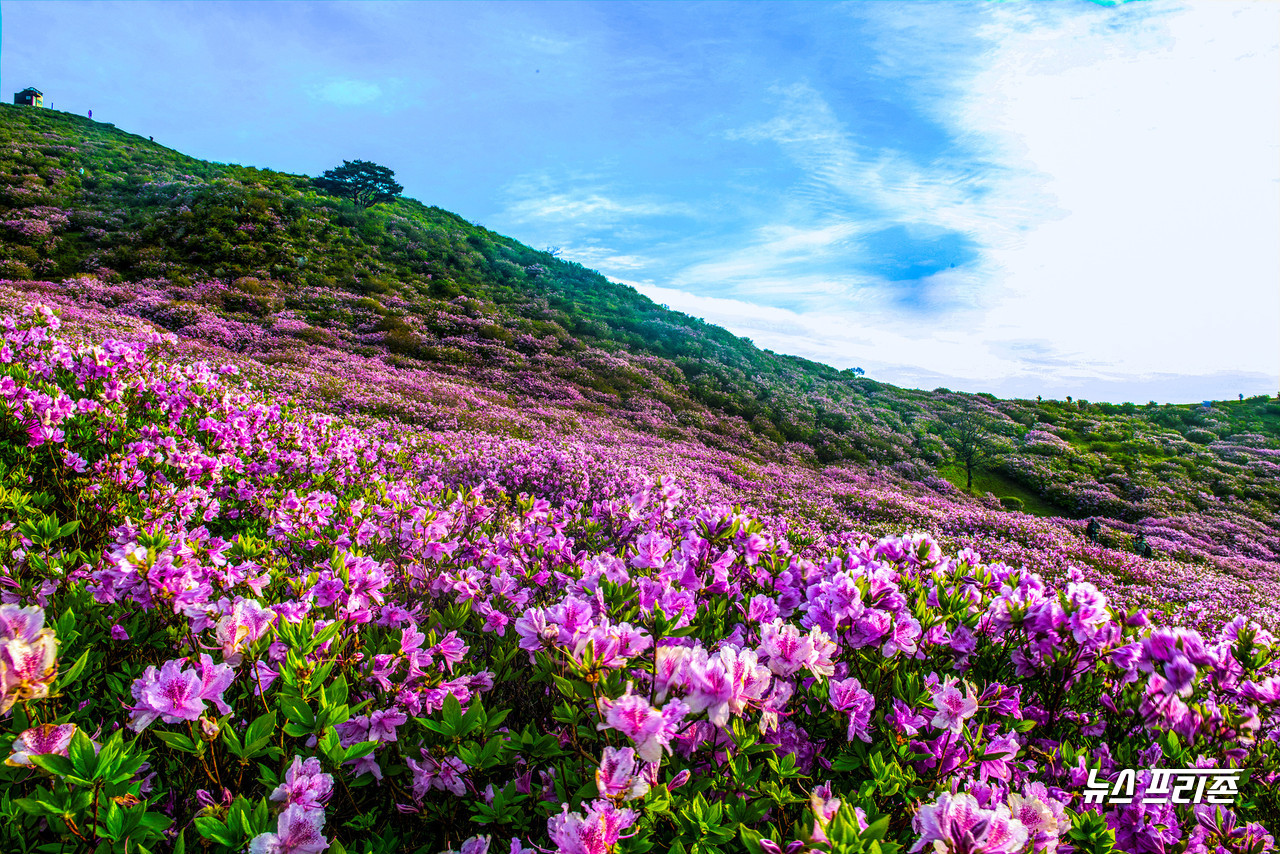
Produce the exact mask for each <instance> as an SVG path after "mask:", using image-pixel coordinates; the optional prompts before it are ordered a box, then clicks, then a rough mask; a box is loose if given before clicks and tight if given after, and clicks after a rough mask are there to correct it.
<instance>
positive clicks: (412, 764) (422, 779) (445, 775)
mask: <svg viewBox="0 0 1280 854" xmlns="http://www.w3.org/2000/svg"><path fill="white" fill-rule="evenodd" d="M421 752H422V761H421V762H419V761H417V760H414V759H409V760H407V761H408V763H409V768H410V769H411V770H412V771H413V796H414V798H416V799H417V800H419V801H420V800H422V798H423V797H424V796H425V795H426V794H427V792H429V791H431V790H432V789H440V790H441V791H445V792H452V793H453V794H455V795H458V796H462V795H465V794H466V793H467V787H466V783H465V781H464V780H463V778H462V775H463V774H465V773H466V772H467V764H466V763H465V762H463V761H462V760H461V759H459V758H458V757H456V756H446V757H445V758H444V760H443V761H441V760H439V759H436V758H435V757H434V756H432V755H431V754H430V753H428V752H427V751H426V748H422V751H421Z"/></svg>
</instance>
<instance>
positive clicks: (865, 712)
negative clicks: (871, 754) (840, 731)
mask: <svg viewBox="0 0 1280 854" xmlns="http://www.w3.org/2000/svg"><path fill="white" fill-rule="evenodd" d="M827 690H828V692H829V694H830V698H831V707H832V708H834V709H835V710H836V711H839V712H848V713H849V732H848V739H849V741H853V737H854V736H855V735H856V736H858V738H860V739H862V740H863V741H865V742H870V741H871V733H870V732H868V730H867V727H868V726H869V725H870V724H871V712H872V710H873V709H875V705H876V698H875V697H873V696H872V695H871V692H870V691H867V690H866V689H865V688H863V687H862V683H861V682H859V681H858V680H857V679H839V680H835V679H833V680H832V681H831V684H830V685H829V686H828V689H827Z"/></svg>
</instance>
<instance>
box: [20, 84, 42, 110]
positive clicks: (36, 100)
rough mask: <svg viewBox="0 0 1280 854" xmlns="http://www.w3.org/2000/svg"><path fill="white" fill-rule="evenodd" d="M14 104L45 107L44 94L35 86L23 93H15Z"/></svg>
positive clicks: (29, 87)
mask: <svg viewBox="0 0 1280 854" xmlns="http://www.w3.org/2000/svg"><path fill="white" fill-rule="evenodd" d="M13 103H15V104H21V105H22V106H25V107H43V106H44V93H43V92H41V91H40V90H39V89H36V88H35V87H34V86H28V87H27V88H26V89H23V90H22V91H21V92H15V93H14V95H13Z"/></svg>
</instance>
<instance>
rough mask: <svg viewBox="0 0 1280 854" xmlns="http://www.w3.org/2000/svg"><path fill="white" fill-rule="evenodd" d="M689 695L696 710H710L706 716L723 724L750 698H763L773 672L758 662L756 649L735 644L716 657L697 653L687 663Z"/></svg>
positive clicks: (744, 706) (719, 725) (746, 703)
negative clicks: (738, 646)
mask: <svg viewBox="0 0 1280 854" xmlns="http://www.w3.org/2000/svg"><path fill="white" fill-rule="evenodd" d="M686 668H687V671H686V672H687V673H688V677H689V694H688V696H687V697H686V698H685V700H686V702H688V704H689V708H690V709H692V710H693V711H695V712H700V711H702V710H704V709H705V710H706V711H707V718H708V719H709V720H710V721H711V722H712V723H713V724H715V725H716V726H718V727H723V726H726V725H727V724H728V722H729V716H730V715H731V714H733V715H741V714H742V713H743V712H745V711H746V709H747V705H748V704H749V703H750V702H751V701H753V700H754V701H759V700H761V699H763V697H764V695H765V692H766V691H767V690H768V689H769V682H770V681H771V680H772V678H773V674H772V673H770V672H769V668H767V667H765V666H764V665H762V664H760V663H759V659H758V658H757V657H756V653H755V651H754V650H750V649H738V648H737V647H734V646H732V645H726V646H723V647H721V648H720V651H719V652H718V653H716V654H715V655H713V656H705V653H703V654H702V655H694V656H693V657H691V658H690V659H689V661H688V663H687V665H686Z"/></svg>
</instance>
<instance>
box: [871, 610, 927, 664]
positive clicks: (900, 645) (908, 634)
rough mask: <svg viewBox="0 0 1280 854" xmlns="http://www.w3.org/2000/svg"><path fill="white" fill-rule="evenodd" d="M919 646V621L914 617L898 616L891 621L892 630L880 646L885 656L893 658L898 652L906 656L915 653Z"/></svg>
mask: <svg viewBox="0 0 1280 854" xmlns="http://www.w3.org/2000/svg"><path fill="white" fill-rule="evenodd" d="M919 646H920V621H919V620H917V619H916V618H915V617H902V616H899V617H898V618H897V619H895V620H894V621H893V630H892V631H891V632H890V633H889V639H888V640H886V641H885V642H884V646H882V647H881V648H880V652H881V654H883V655H884V657H885V658H893V657H894V656H895V655H897V654H898V653H899V652H901V653H902V654H903V655H906V656H912V655H915V653H916V650H917V649H918V648H919Z"/></svg>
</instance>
